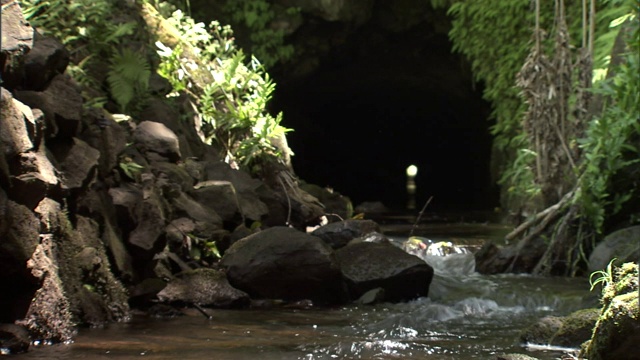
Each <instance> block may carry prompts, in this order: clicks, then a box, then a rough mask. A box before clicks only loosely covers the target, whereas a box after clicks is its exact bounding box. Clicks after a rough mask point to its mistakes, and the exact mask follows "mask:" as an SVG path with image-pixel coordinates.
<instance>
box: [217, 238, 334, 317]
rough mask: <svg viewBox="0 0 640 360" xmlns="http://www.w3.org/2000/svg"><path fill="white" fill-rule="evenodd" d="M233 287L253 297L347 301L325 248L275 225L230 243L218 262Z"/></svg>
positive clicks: (330, 250)
mask: <svg viewBox="0 0 640 360" xmlns="http://www.w3.org/2000/svg"><path fill="white" fill-rule="evenodd" d="M221 265H222V266H223V267H224V268H226V269H227V276H228V278H229V282H230V283H231V285H232V286H234V287H236V288H238V289H240V290H243V291H246V292H247V293H248V294H249V295H250V296H251V297H254V298H267V299H283V300H286V301H297V300H304V299H309V300H311V301H313V303H314V304H320V305H322V304H337V303H343V302H344V301H345V300H346V289H345V287H344V283H343V279H342V274H341V272H340V268H339V267H338V263H337V261H336V257H335V255H334V253H333V251H332V249H331V247H329V245H327V244H326V243H324V242H323V241H322V240H321V239H319V238H317V237H315V236H311V235H308V234H306V233H303V232H301V231H298V230H295V229H292V228H289V227H273V228H269V229H266V230H263V231H261V232H259V233H256V234H253V235H250V236H248V237H246V238H244V239H242V240H240V241H238V242H236V243H234V244H233V245H232V246H231V247H230V248H229V249H228V250H227V251H226V253H225V255H224V256H223V258H222V261H221Z"/></svg>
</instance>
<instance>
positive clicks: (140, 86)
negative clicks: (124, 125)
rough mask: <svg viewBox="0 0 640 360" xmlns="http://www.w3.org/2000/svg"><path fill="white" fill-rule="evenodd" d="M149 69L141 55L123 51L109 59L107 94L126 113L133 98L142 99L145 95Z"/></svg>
mask: <svg viewBox="0 0 640 360" xmlns="http://www.w3.org/2000/svg"><path fill="white" fill-rule="evenodd" d="M149 76H151V69H150V66H149V62H148V61H147V60H146V59H145V58H144V56H142V55H141V54H139V53H137V52H134V51H132V50H129V49H123V50H122V51H120V52H117V53H115V54H114V55H113V56H112V57H111V69H110V70H109V73H108V74H107V82H108V83H109V92H110V93H111V95H112V97H113V98H114V100H115V101H116V102H117V103H118V105H119V106H120V111H121V112H123V113H124V112H126V111H127V109H128V105H129V104H130V102H131V101H132V100H133V99H134V98H136V97H137V98H142V97H144V96H145V95H146V94H147V88H148V85H149Z"/></svg>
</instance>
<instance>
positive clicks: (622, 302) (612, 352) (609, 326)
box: [581, 263, 640, 360]
mask: <svg viewBox="0 0 640 360" xmlns="http://www.w3.org/2000/svg"><path fill="white" fill-rule="evenodd" d="M638 297H639V292H638V264H634V263H627V264H623V265H622V266H620V267H619V268H618V269H616V270H615V271H614V274H613V281H612V282H611V283H610V284H608V285H607V287H606V288H605V290H604V293H603V310H602V314H601V315H600V318H599V319H598V322H597V324H596V327H595V329H594V331H593V336H592V338H591V341H590V342H589V343H588V344H587V345H586V346H585V348H584V349H583V351H582V354H581V357H586V358H588V359H592V360H600V359H635V358H637V354H638V353H640V304H639V302H638Z"/></svg>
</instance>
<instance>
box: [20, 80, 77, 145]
mask: <svg viewBox="0 0 640 360" xmlns="http://www.w3.org/2000/svg"><path fill="white" fill-rule="evenodd" d="M14 95H15V98H16V99H18V100H20V101H21V102H23V103H24V104H26V105H28V106H30V107H31V108H34V109H36V108H37V109H40V110H42V112H43V113H44V115H45V119H46V121H47V126H46V130H47V134H48V136H49V137H53V136H56V135H62V136H66V137H73V136H76V134H77V133H78V130H79V128H80V126H79V125H80V120H81V119H82V102H83V100H82V95H81V93H80V90H79V89H78V86H77V85H76V84H75V82H74V81H73V80H72V79H71V78H70V77H69V76H67V75H64V74H62V75H56V76H55V77H54V78H53V80H52V81H51V83H50V84H49V86H48V87H47V88H46V90H44V91H42V92H40V91H16V92H15V94H14Z"/></svg>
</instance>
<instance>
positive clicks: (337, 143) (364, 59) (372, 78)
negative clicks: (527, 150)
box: [273, 22, 498, 211]
mask: <svg viewBox="0 0 640 360" xmlns="http://www.w3.org/2000/svg"><path fill="white" fill-rule="evenodd" d="M333 26H335V25H333ZM276 81H277V83H278V88H277V91H276V96H275V98H274V102H273V110H275V111H283V112H284V125H285V126H287V127H291V128H294V129H295V131H294V132H292V133H289V135H288V139H289V145H290V146H291V148H292V149H293V151H294V152H295V156H294V157H293V164H294V169H295V171H296V173H297V175H298V176H299V177H300V178H302V179H303V180H305V181H307V182H310V183H315V184H318V185H320V186H328V187H331V188H333V189H334V190H335V191H338V192H340V193H341V194H344V195H347V196H349V197H350V198H351V200H352V201H353V203H354V205H357V204H359V203H361V202H363V201H376V200H379V201H382V202H383V203H384V204H385V205H387V206H388V207H390V208H392V209H396V210H401V209H404V208H405V205H406V202H407V195H406V175H405V169H406V168H407V166H409V165H410V164H415V165H416V166H417V167H418V175H417V177H416V184H417V198H416V203H417V207H418V209H419V208H420V207H421V206H422V204H423V203H424V202H425V201H426V199H427V198H428V197H429V196H432V195H433V196H434V199H433V202H432V203H431V205H430V207H429V209H430V210H440V211H442V210H447V211H451V210H453V211H466V210H479V209H489V208H493V207H494V206H496V205H497V203H498V190H497V187H496V186H495V183H494V181H493V180H492V177H491V175H490V157H491V141H492V139H491V135H490V132H489V127H490V125H491V123H490V122H489V121H488V117H489V113H490V105H489V104H488V103H486V102H485V101H483V100H482V97H481V96H482V89H481V88H480V87H479V86H476V84H474V83H473V81H472V78H471V75H470V71H469V66H468V64H466V63H465V62H464V61H463V60H462V59H461V57H460V56H459V55H457V54H452V52H451V44H450V43H449V41H448V38H447V36H446V34H442V33H440V34H439V33H436V32H435V31H434V28H433V26H432V25H430V24H429V23H426V22H425V23H423V24H419V25H417V26H414V27H412V28H411V29H409V30H407V31H401V32H389V31H386V30H383V29H380V28H379V27H377V26H376V25H375V24H366V25H364V26H361V27H360V28H359V29H358V30H356V31H354V32H352V33H351V34H350V35H349V36H348V37H346V38H345V39H344V42H343V43H341V44H340V45H339V46H335V47H332V49H331V50H330V52H328V53H327V54H326V56H324V57H322V59H321V61H320V66H319V67H318V68H317V69H316V70H315V71H314V72H313V73H312V74H311V75H309V76H307V77H304V78H300V79H297V80H290V79H287V78H286V76H282V75H280V76H278V75H277V73H276Z"/></svg>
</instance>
